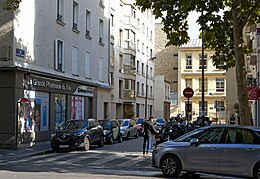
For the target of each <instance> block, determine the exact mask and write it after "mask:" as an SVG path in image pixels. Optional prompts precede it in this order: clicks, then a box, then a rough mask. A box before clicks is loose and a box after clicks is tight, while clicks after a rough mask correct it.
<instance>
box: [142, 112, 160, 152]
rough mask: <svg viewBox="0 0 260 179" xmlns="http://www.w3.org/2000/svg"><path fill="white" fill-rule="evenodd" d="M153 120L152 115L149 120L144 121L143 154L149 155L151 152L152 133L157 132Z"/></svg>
mask: <svg viewBox="0 0 260 179" xmlns="http://www.w3.org/2000/svg"><path fill="white" fill-rule="evenodd" d="M152 120H153V117H152V116H151V117H149V119H148V120H146V121H144V122H143V123H142V129H143V136H144V142H143V154H144V155H148V154H149V153H150V150H151V143H152V135H153V134H156V133H157V131H156V130H155V127H154V125H153V124H152Z"/></svg>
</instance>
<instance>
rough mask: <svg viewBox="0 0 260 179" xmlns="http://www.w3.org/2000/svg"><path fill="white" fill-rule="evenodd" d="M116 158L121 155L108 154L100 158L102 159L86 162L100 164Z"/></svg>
mask: <svg viewBox="0 0 260 179" xmlns="http://www.w3.org/2000/svg"><path fill="white" fill-rule="evenodd" d="M116 158H121V157H120V156H114V155H112V156H108V157H106V158H102V159H99V160H96V161H93V162H90V163H88V164H89V165H102V164H104V163H107V162H109V161H111V160H114V159H116Z"/></svg>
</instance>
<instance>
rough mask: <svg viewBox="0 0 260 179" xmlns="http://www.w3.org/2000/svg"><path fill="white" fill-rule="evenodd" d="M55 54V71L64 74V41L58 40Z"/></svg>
mask: <svg viewBox="0 0 260 179" xmlns="http://www.w3.org/2000/svg"><path fill="white" fill-rule="evenodd" d="M55 52H56V53H55V69H56V70H58V71H62V72H64V67H65V60H64V43H63V41H62V40H59V39H56V41H55Z"/></svg>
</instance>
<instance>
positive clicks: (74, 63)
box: [71, 46, 78, 75]
mask: <svg viewBox="0 0 260 179" xmlns="http://www.w3.org/2000/svg"><path fill="white" fill-rule="evenodd" d="M71 61H72V63H71V72H72V74H73V75H78V48H77V47H75V46H72V60H71Z"/></svg>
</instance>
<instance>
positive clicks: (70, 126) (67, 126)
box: [61, 120, 88, 129]
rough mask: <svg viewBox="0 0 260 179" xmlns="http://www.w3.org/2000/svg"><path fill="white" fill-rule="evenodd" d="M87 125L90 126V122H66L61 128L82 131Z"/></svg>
mask: <svg viewBox="0 0 260 179" xmlns="http://www.w3.org/2000/svg"><path fill="white" fill-rule="evenodd" d="M87 125H88V121H82V120H73V121H67V122H65V123H64V124H63V125H62V126H61V129H81V128H83V127H86V126H87Z"/></svg>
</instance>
